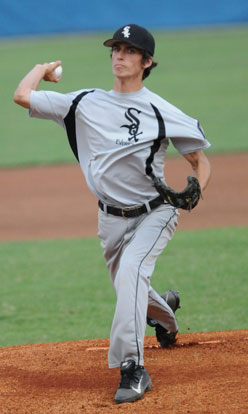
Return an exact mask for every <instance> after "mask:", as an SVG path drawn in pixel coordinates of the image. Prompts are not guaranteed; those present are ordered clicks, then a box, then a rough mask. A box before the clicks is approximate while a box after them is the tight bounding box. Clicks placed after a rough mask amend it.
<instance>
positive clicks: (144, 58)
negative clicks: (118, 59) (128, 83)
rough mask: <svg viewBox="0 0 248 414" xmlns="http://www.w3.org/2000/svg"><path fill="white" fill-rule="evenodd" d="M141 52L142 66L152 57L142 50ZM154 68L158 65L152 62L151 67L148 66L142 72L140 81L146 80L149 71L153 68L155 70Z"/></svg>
mask: <svg viewBox="0 0 248 414" xmlns="http://www.w3.org/2000/svg"><path fill="white" fill-rule="evenodd" d="M141 52H142V63H143V65H144V64H145V63H146V62H147V61H148V60H149V59H150V58H151V57H152V56H151V55H150V54H149V53H148V52H146V51H145V50H142V51H141ZM156 66H158V63H157V62H154V61H152V64H151V66H149V67H148V68H145V70H144V72H143V76H142V80H144V79H146V78H147V77H148V76H149V75H150V73H151V70H152V69H153V68H156Z"/></svg>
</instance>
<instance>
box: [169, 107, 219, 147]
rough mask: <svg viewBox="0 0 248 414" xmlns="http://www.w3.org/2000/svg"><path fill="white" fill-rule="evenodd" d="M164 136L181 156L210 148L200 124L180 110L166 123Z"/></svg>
mask: <svg viewBox="0 0 248 414" xmlns="http://www.w3.org/2000/svg"><path fill="white" fill-rule="evenodd" d="M166 124H167V128H166V135H167V137H168V138H170V140H171V142H172V144H173V145H174V147H175V148H176V149H177V151H178V152H180V153H181V154H189V153H191V152H195V151H199V150H204V149H207V148H209V147H210V145H211V144H210V143H209V142H208V140H207V139H206V137H205V134H204V132H203V129H202V127H201V125H200V122H199V121H198V120H197V119H194V118H191V117H190V116H188V115H186V114H185V113H183V112H181V111H180V110H178V111H175V112H174V114H173V117H171V119H169V122H167V123H166Z"/></svg>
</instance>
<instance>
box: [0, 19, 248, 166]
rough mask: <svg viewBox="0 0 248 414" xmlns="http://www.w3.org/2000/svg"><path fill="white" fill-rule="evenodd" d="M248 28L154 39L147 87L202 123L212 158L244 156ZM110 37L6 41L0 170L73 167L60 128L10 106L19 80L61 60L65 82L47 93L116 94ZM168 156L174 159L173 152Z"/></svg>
mask: <svg viewBox="0 0 248 414" xmlns="http://www.w3.org/2000/svg"><path fill="white" fill-rule="evenodd" d="M247 35H248V27H245V26H244V27H238V28H222V29H213V30H210V29H208V30H194V31H181V32H169V33H155V37H156V41H157V48H156V58H157V60H158V61H159V66H158V67H157V68H156V69H155V70H154V73H152V74H151V76H150V77H149V78H148V79H147V81H145V85H146V86H147V87H148V88H150V89H152V90H154V91H155V92H157V93H159V94H160V95H161V96H163V97H164V98H165V99H167V100H168V101H170V102H171V103H173V104H175V105H176V106H178V107H179V108H181V109H182V110H183V111H184V112H186V113H188V114H189V115H191V116H193V117H195V118H198V119H200V121H201V123H202V125H203V127H204V129H205V132H206V135H207V137H208V139H209V140H210V142H211V143H212V147H211V149H210V151H211V152H234V151H236V152H237V151H247V150H248V143H247V139H246V129H247V128H246V117H247V114H246V112H247V109H246V106H247V105H246V100H247V91H248V82H247V69H246V68H247V65H248V54H247V53H245V51H246V49H247ZM108 36H109V34H108V33H107V34H98V35H92V36H89V35H82V36H61V37H43V38H33V39H32V38H30V39H20V40H16V41H13V40H12V41H1V42H0V53H1V65H0V76H1V79H2V83H1V98H2V108H1V114H0V117H1V119H0V122H1V136H0V145H1V151H0V165H1V166H11V165H25V164H36V163H53V162H63V161H65V162H71V161H73V160H74V158H73V154H72V153H71V150H70V149H69V145H68V143H67V139H66V137H65V134H64V132H63V130H62V129H61V128H60V127H58V126H57V125H55V124H53V123H52V122H44V121H42V120H34V119H32V120H29V119H28V115H27V111H26V112H25V110H24V109H23V108H20V107H18V106H17V105H15V104H14V103H13V94H14V90H15V89H16V86H17V84H18V82H19V81H20V80H21V78H22V77H24V75H25V74H26V73H27V72H28V71H29V70H30V69H31V68H32V67H33V66H34V65H35V64H36V63H42V62H45V61H52V60H53V61H54V60H56V59H61V60H62V62H63V68H64V74H63V78H62V80H61V82H60V84H58V85H55V84H51V83H45V82H42V83H41V85H40V87H41V88H43V89H50V90H58V91H60V92H69V91H72V90H78V89H81V88H93V87H99V88H104V89H111V88H112V82H113V78H112V74H111V61H110V59H109V57H108V56H109V50H108V49H107V48H105V47H103V46H102V42H103V41H104V40H105V39H106V38H107V37H108ZM170 154H171V155H172V154H175V151H174V150H170Z"/></svg>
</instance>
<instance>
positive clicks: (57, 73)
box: [50, 62, 63, 78]
mask: <svg viewBox="0 0 248 414" xmlns="http://www.w3.org/2000/svg"><path fill="white" fill-rule="evenodd" d="M52 63H54V62H50V65H51V64H52ZM53 72H54V74H55V76H56V78H61V76H62V73H63V68H62V66H61V65H60V66H58V67H57V68H56V69H54V71H53Z"/></svg>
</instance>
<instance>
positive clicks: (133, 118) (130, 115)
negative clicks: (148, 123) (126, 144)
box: [121, 108, 143, 142]
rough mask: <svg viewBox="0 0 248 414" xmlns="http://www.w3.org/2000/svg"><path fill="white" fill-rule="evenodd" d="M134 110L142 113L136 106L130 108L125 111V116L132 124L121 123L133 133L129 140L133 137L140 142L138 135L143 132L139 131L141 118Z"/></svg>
mask: <svg viewBox="0 0 248 414" xmlns="http://www.w3.org/2000/svg"><path fill="white" fill-rule="evenodd" d="M134 111H135V112H137V114H140V113H141V111H139V110H138V109H136V108H128V110H127V111H126V112H125V118H126V119H127V120H128V121H129V122H131V123H130V125H126V124H125V125H121V128H127V129H128V132H129V135H131V136H130V137H129V138H128V141H131V140H132V139H133V140H134V142H138V141H139V139H138V138H137V136H138V135H141V134H143V132H139V133H138V130H139V125H140V120H139V119H138V118H137V117H136V116H135V115H134V114H133V112H134Z"/></svg>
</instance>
